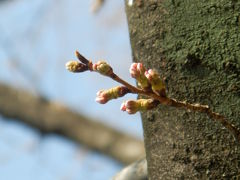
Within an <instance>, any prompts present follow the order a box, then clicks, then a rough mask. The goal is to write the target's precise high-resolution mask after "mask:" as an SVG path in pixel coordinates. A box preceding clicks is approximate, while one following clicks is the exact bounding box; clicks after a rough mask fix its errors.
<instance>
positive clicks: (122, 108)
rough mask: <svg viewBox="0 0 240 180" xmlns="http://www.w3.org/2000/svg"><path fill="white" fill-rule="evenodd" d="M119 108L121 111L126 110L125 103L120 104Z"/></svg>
mask: <svg viewBox="0 0 240 180" xmlns="http://www.w3.org/2000/svg"><path fill="white" fill-rule="evenodd" d="M120 109H121V110H122V111H126V106H125V103H124V102H123V103H122V104H121V107H120Z"/></svg>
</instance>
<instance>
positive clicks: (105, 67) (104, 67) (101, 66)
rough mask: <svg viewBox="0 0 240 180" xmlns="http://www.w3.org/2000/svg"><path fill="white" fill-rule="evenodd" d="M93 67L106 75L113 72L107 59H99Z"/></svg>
mask: <svg viewBox="0 0 240 180" xmlns="http://www.w3.org/2000/svg"><path fill="white" fill-rule="evenodd" d="M92 69H93V70H94V71H97V72H99V73H100V74H102V75H104V76H109V75H111V74H112V73H113V70H112V68H111V66H110V65H109V64H107V63H106V62H105V61H98V62H97V63H94V64H93V65H92Z"/></svg>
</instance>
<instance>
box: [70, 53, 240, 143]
mask: <svg viewBox="0 0 240 180" xmlns="http://www.w3.org/2000/svg"><path fill="white" fill-rule="evenodd" d="M76 56H77V57H78V59H79V60H80V61H81V62H82V63H84V64H85V65H87V68H88V70H90V71H93V64H92V62H91V61H88V60H87V59H86V58H85V57H83V56H82V55H81V54H80V53H79V52H78V51H76ZM68 68H69V67H68ZM110 68H111V67H110ZM73 72H74V70H73ZM75 72H79V71H76V70H75ZM109 72H110V73H109V74H104V75H105V76H108V77H110V78H112V79H113V80H114V81H117V82H118V83H120V84H122V85H124V86H125V87H127V88H128V89H129V90H130V92H131V93H134V94H139V95H140V94H141V95H145V96H148V97H150V98H152V99H154V100H157V101H159V102H160V104H163V105H168V106H172V107H177V108H185V109H188V110H192V111H196V112H202V113H206V114H207V115H208V116H209V117H210V118H211V119H213V120H215V121H217V122H219V123H221V124H222V125H223V126H224V127H225V128H226V129H228V130H229V131H230V132H231V133H232V134H233V135H234V137H235V138H236V140H237V141H238V142H239V143H240V129H239V128H237V127H235V126H234V125H233V124H231V123H230V122H229V120H227V119H226V118H225V117H224V116H223V115H220V114H218V113H216V112H214V111H212V110H211V109H210V108H209V106H208V105H201V104H190V103H187V102H186V101H177V100H176V99H173V98H169V97H167V96H165V95H164V96H161V95H158V94H156V93H154V92H153V91H152V90H151V89H141V88H138V87H135V86H133V85H131V84H129V83H128V82H126V81H125V80H123V79H121V78H120V77H119V76H118V75H116V74H115V73H114V72H113V70H112V68H111V71H109ZM155 105H156V106H157V103H155Z"/></svg>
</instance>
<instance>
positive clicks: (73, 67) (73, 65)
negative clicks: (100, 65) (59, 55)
mask: <svg viewBox="0 0 240 180" xmlns="http://www.w3.org/2000/svg"><path fill="white" fill-rule="evenodd" d="M65 66H66V69H67V70H69V71H71V72H84V71H87V70H88V67H87V66H86V65H85V64H82V63H80V62H77V61H68V62H67V63H66V65H65Z"/></svg>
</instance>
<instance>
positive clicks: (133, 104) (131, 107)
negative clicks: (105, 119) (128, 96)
mask: <svg viewBox="0 0 240 180" xmlns="http://www.w3.org/2000/svg"><path fill="white" fill-rule="evenodd" d="M121 110H122V111H127V113H128V114H135V113H136V112H137V111H138V103H137V101H135V100H128V101H125V102H123V103H122V105H121Z"/></svg>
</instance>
